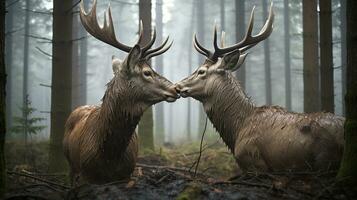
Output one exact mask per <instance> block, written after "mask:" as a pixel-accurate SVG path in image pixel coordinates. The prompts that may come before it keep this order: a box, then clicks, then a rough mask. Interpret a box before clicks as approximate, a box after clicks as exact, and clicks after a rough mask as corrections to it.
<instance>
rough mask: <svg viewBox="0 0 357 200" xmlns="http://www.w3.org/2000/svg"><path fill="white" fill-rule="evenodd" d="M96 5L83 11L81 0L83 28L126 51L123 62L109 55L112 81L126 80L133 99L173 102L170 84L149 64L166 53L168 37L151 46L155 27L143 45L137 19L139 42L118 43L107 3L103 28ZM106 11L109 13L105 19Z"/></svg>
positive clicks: (145, 101) (154, 36)
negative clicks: (131, 44) (132, 44)
mask: <svg viewBox="0 0 357 200" xmlns="http://www.w3.org/2000/svg"><path fill="white" fill-rule="evenodd" d="M96 6H97V1H96V0H94V2H93V7H92V9H91V11H90V12H89V13H86V12H85V11H84V6H83V0H82V1H81V4H80V19H81V22H82V24H83V26H84V28H85V29H86V30H87V32H89V33H90V34H91V35H92V36H94V37H95V38H97V39H98V40H100V41H102V42H105V43H107V44H109V45H111V46H113V47H116V48H118V49H120V50H122V51H125V52H127V53H128V55H127V57H126V58H125V59H124V61H121V60H119V59H117V58H115V57H114V56H113V57H112V67H113V73H114V78H113V80H114V79H120V80H125V82H126V83H127V84H126V85H127V86H129V87H130V88H129V89H130V93H132V94H136V96H135V99H132V100H133V101H139V102H142V103H144V104H147V105H152V104H155V103H157V102H160V101H164V100H165V101H167V102H174V101H175V100H176V99H177V98H179V95H178V94H177V92H176V91H175V88H174V86H173V84H172V83H171V82H170V81H169V80H167V79H166V78H164V77H162V76H161V75H159V74H158V73H156V72H155V71H154V70H153V68H152V67H151V66H150V64H149V63H148V61H149V60H150V58H152V57H154V56H157V55H160V54H163V53H165V52H166V51H167V50H168V49H169V48H170V47H171V45H172V42H171V43H169V44H168V40H169V37H167V38H166V40H165V41H164V42H163V43H162V44H161V45H160V46H158V47H156V48H152V47H153V45H154V42H155V39H156V29H154V32H153V35H152V38H151V40H150V41H149V42H148V43H147V44H146V45H140V44H139V43H140V42H141V40H142V37H143V25H142V22H140V27H139V39H138V41H137V42H136V44H135V45H134V46H132V47H131V46H128V45H125V44H123V43H121V42H119V41H118V40H117V38H116V36H115V32H114V26H113V21H112V14H111V8H110V6H109V8H108V10H107V12H105V13H104V24H103V26H102V27H100V26H99V24H98V21H97V14H96ZM106 13H108V19H107V14H106ZM167 44H168V45H167ZM113 80H112V81H111V82H113V83H114V84H116V83H118V87H123V86H121V85H120V83H123V82H122V81H113Z"/></svg>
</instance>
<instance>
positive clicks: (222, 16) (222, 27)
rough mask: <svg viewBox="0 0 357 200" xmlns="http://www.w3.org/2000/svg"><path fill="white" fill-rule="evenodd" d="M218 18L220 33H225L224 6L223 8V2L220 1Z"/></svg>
mask: <svg viewBox="0 0 357 200" xmlns="http://www.w3.org/2000/svg"><path fill="white" fill-rule="evenodd" d="M220 12H221V13H220V17H221V30H222V31H225V30H226V26H225V24H226V16H225V14H226V9H225V6H224V0H221V1H220Z"/></svg>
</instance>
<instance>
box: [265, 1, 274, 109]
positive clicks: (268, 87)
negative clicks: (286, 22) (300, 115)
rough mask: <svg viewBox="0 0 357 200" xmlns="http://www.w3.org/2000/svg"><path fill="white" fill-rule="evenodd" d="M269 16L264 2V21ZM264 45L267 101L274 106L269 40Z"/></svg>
mask: <svg viewBox="0 0 357 200" xmlns="http://www.w3.org/2000/svg"><path fill="white" fill-rule="evenodd" d="M267 16H268V5H267V1H266V0H263V21H265V19H266V18H267ZM263 45H264V65H265V101H266V104H267V105H271V104H272V96H271V94H272V91H271V70H270V47H269V38H267V39H266V40H264V41H263Z"/></svg>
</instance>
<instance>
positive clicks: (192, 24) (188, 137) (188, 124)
mask: <svg viewBox="0 0 357 200" xmlns="http://www.w3.org/2000/svg"><path fill="white" fill-rule="evenodd" d="M194 17H195V6H194V5H192V9H191V20H190V28H189V30H188V34H189V35H188V38H190V37H192V33H193V28H194V22H195V21H194ZM187 47H188V58H187V59H188V74H191V73H192V67H193V66H192V53H193V48H192V41H191V40H189V43H188V45H187ZM191 106H192V101H191V98H187V123H186V131H187V140H188V141H190V140H191V139H192V127H191V126H192V125H191V121H192V118H191V110H192V108H191Z"/></svg>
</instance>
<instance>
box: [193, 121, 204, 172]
mask: <svg viewBox="0 0 357 200" xmlns="http://www.w3.org/2000/svg"><path fill="white" fill-rule="evenodd" d="M207 120H208V119H207V116H206V122H205V128H204V129H203V133H202V137H201V144H200V154H199V155H198V158H197V164H196V167H195V173H194V175H193V177H195V178H196V173H197V169H198V165H199V164H200V160H201V156H202V144H203V139H204V137H205V133H206V129H207Z"/></svg>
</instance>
